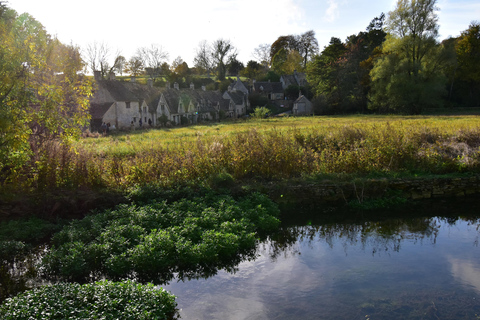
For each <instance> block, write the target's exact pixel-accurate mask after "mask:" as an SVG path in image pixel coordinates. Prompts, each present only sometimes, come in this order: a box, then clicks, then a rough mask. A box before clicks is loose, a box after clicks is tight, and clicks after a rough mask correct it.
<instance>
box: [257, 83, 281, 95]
mask: <svg viewBox="0 0 480 320" xmlns="http://www.w3.org/2000/svg"><path fill="white" fill-rule="evenodd" d="M253 86H254V90H255V91H257V92H262V91H263V92H273V93H281V92H283V86H282V83H281V82H255V83H254V84H253Z"/></svg>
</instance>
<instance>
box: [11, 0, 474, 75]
mask: <svg viewBox="0 0 480 320" xmlns="http://www.w3.org/2000/svg"><path fill="white" fill-rule="evenodd" d="M396 2H397V1H396V0H370V1H365V0H133V1H132V0H116V1H112V0H82V1H67V0H8V1H7V5H8V7H10V8H12V9H14V10H16V11H17V12H18V13H19V14H20V13H24V12H27V13H29V14H30V15H32V16H33V17H34V18H35V19H36V20H38V21H39V22H40V23H42V24H43V25H44V26H45V28H46V30H47V32H48V33H50V34H51V35H55V36H57V37H58V39H59V40H60V41H62V42H63V43H67V44H70V43H73V44H75V45H78V46H80V48H83V49H84V48H86V47H87V45H89V44H92V43H94V42H97V43H105V44H106V45H108V46H109V48H110V52H112V54H111V56H112V57H111V59H112V60H113V58H114V57H113V56H114V55H115V53H116V52H120V53H121V54H122V55H123V56H125V57H126V58H127V59H129V58H130V57H132V56H133V55H134V54H135V51H136V50H137V48H140V47H149V46H151V45H152V44H155V45H158V46H161V47H162V49H163V50H164V51H166V52H167V53H168V60H167V62H168V63H171V62H172V61H173V60H174V59H175V58H177V57H179V56H180V57H181V58H182V59H183V60H184V61H186V62H187V64H188V65H189V66H190V67H193V58H194V57H195V50H196V49H197V48H198V45H199V43H200V42H201V41H202V40H206V41H208V42H209V43H211V42H213V41H215V40H217V39H219V38H223V39H229V40H230V41H231V42H232V44H233V45H234V46H235V48H236V49H237V52H238V59H239V60H240V61H242V62H243V63H244V64H246V63H247V62H248V61H249V60H253V56H252V53H253V51H254V49H255V48H256V47H258V46H259V45H260V44H264V43H267V44H272V43H273V42H274V41H275V40H276V39H277V38H278V37H279V36H282V35H297V34H302V33H304V32H306V31H309V30H314V31H315V33H316V37H317V40H318V43H319V47H320V49H323V48H324V47H325V46H326V45H328V42H329V41H330V38H331V37H336V38H340V39H341V40H342V41H344V40H345V39H346V38H347V36H349V35H352V34H357V33H359V32H360V31H364V30H365V29H366V27H367V26H368V24H369V22H370V21H371V20H372V19H373V18H375V17H377V16H379V15H380V14H381V13H382V12H384V13H385V14H388V12H389V11H392V10H393V9H394V8H395V4H396ZM437 6H438V7H439V9H440V10H439V11H438V16H439V26H440V37H439V40H443V39H446V38H449V37H456V36H459V35H460V33H461V32H462V31H464V30H466V29H467V28H468V26H469V24H470V22H472V21H474V20H476V21H478V20H480V1H478V0H437Z"/></svg>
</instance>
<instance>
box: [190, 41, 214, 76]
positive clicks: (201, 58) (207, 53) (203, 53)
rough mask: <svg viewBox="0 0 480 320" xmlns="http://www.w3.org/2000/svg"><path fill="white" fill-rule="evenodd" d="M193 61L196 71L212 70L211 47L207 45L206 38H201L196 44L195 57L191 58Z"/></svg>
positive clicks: (207, 71)
mask: <svg viewBox="0 0 480 320" xmlns="http://www.w3.org/2000/svg"><path fill="white" fill-rule="evenodd" d="M193 63H194V66H195V68H196V69H197V72H199V73H205V72H206V73H208V74H210V71H211V70H212V67H213V63H212V53H211V48H210V46H209V45H208V42H207V40H202V41H200V43H199V44H198V47H197V49H196V50H195V58H194V59H193Z"/></svg>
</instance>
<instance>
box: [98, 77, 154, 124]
mask: <svg viewBox="0 0 480 320" xmlns="http://www.w3.org/2000/svg"><path fill="white" fill-rule="evenodd" d="M157 95H158V89H157V88H151V87H148V86H145V85H141V84H138V83H132V82H121V81H115V80H99V81H97V82H96V88H95V92H94V96H93V98H92V99H91V101H90V114H91V115H92V121H91V126H92V129H93V130H98V127H96V126H97V125H98V124H100V125H101V123H102V122H105V123H110V124H111V125H114V126H115V127H116V128H119V129H122V128H130V126H131V123H132V122H133V124H134V126H135V127H138V126H140V119H142V123H143V124H145V125H146V124H147V123H148V121H149V120H151V121H152V123H153V124H155V119H156V118H155V114H154V109H152V108H151V104H152V102H153V100H154V99H155V97H156V96H157ZM149 104H150V105H149Z"/></svg>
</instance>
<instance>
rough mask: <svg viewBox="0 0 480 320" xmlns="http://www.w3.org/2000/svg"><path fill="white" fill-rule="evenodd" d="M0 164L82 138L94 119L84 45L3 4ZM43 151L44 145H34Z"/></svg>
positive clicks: (13, 164) (0, 19)
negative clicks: (65, 39)
mask: <svg viewBox="0 0 480 320" xmlns="http://www.w3.org/2000/svg"><path fill="white" fill-rule="evenodd" d="M0 35H1V39H2V42H1V43H0V56H1V57H2V59H0V132H1V133H0V147H1V148H0V168H1V169H2V172H3V169H5V168H10V169H11V170H14V169H12V168H16V167H19V166H21V165H22V164H24V163H25V161H27V160H28V157H29V156H30V155H31V152H32V150H33V149H32V148H33V147H35V148H37V147H38V148H40V147H42V146H43V145H44V143H45V142H47V141H51V140H53V139H59V138H60V139H62V140H63V141H64V142H66V141H68V139H70V138H72V137H78V136H79V134H80V128H81V127H83V126H85V125H87V123H88V119H89V112H88V109H89V100H88V98H89V96H90V95H91V92H92V87H91V83H90V82H89V80H88V79H87V78H86V77H85V76H83V75H82V74H81V73H80V72H81V70H82V69H83V68H84V65H83V61H82V59H81V55H80V50H79V48H78V47H76V46H73V45H64V44H62V43H61V42H60V41H58V39H56V38H52V37H51V36H50V35H49V34H48V33H47V32H46V30H45V28H44V27H43V26H42V24H41V23H39V22H38V21H36V20H35V19H34V18H33V17H31V16H30V15H28V14H22V15H20V16H18V15H17V13H16V12H15V11H13V10H11V9H8V8H6V6H4V5H3V4H0ZM35 150H39V149H35Z"/></svg>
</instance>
